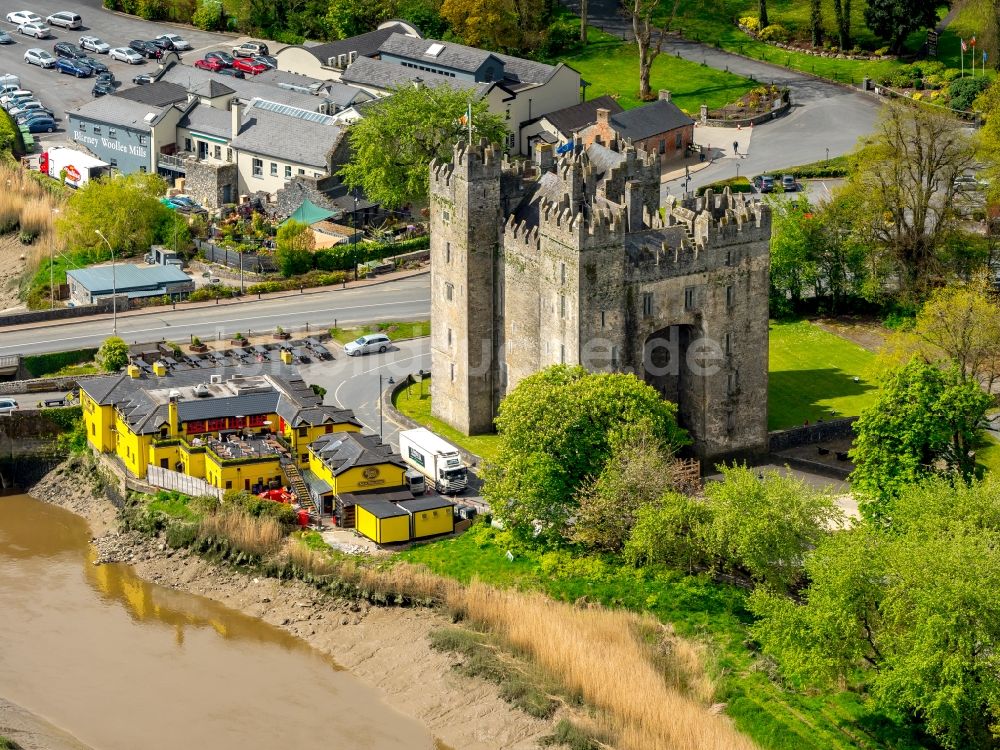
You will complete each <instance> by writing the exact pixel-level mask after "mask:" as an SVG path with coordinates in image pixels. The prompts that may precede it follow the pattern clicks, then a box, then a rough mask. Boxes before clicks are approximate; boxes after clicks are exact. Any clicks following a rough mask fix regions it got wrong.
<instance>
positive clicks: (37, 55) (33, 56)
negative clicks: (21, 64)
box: [24, 47, 56, 68]
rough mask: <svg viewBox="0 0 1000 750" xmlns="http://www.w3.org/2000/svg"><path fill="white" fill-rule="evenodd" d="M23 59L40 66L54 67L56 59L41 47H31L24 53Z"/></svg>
mask: <svg viewBox="0 0 1000 750" xmlns="http://www.w3.org/2000/svg"><path fill="white" fill-rule="evenodd" d="M24 61H25V62H26V63H29V64H30V65H37V66H39V67H40V68H54V67H55V64H56V59H55V58H54V57H53V56H52V55H50V54H49V53H48V52H46V51H45V50H43V49H42V48H41V47H32V48H31V49H29V50H28V51H27V52H25V53H24Z"/></svg>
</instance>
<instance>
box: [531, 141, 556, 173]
mask: <svg viewBox="0 0 1000 750" xmlns="http://www.w3.org/2000/svg"><path fill="white" fill-rule="evenodd" d="M554 163H555V157H554V156H553V153H552V144H551V143H544V142H542V141H539V142H538V143H536V144H535V164H536V165H537V166H538V169H539V171H541V172H542V173H545V172H548V171H550V170H551V169H552V165H553V164H554Z"/></svg>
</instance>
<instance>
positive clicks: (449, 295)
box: [444, 282, 455, 302]
mask: <svg viewBox="0 0 1000 750" xmlns="http://www.w3.org/2000/svg"><path fill="white" fill-rule="evenodd" d="M444 298H445V299H446V300H448V301H449V302H451V301H452V300H453V299H454V298H455V285H454V284H452V283H450V282H445V285H444Z"/></svg>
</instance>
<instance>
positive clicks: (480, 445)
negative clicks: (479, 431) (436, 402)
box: [393, 378, 500, 460]
mask: <svg viewBox="0 0 1000 750" xmlns="http://www.w3.org/2000/svg"><path fill="white" fill-rule="evenodd" d="M393 403H394V404H395V406H396V408H397V409H399V410H400V411H401V412H402V413H403V414H405V415H406V416H408V417H409V418H410V419H413V420H415V421H417V422H419V423H420V424H422V425H424V426H425V427H427V428H429V429H431V430H433V431H434V432H436V433H437V434H438V435H440V436H441V437H443V438H444V439H445V440H448V441H449V442H452V443H454V444H455V445H458V446H460V447H462V448H465V450H467V451H469V452H470V453H473V454H475V455H477V456H479V457H480V458H483V459H486V460H492V459H494V458H495V457H496V453H497V449H498V448H499V442H500V438H499V437H497V436H496V435H473V436H472V437H470V436H468V435H463V434H462V433H461V432H459V431H458V430H456V429H455V428H454V427H451V426H450V425H447V424H445V423H444V422H442V421H441V420H440V419H437V418H435V417H432V416H431V381H430V378H427V379H426V380H424V381H423V382H422V383H412V384H411V385H409V386H408V387H407V388H405V389H403V390H402V391H400V392H399V393H398V394H397V395H396V399H395V401H394V402H393Z"/></svg>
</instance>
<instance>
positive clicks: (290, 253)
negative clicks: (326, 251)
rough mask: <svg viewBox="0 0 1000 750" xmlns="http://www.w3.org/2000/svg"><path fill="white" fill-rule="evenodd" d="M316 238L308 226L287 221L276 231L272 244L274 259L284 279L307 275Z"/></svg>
mask: <svg viewBox="0 0 1000 750" xmlns="http://www.w3.org/2000/svg"><path fill="white" fill-rule="evenodd" d="M315 248H316V237H315V235H314V234H313V232H312V229H310V228H309V225H308V224H303V223H302V222H301V221H289V222H286V223H285V224H283V225H282V226H281V227H280V228H279V229H278V236H277V238H276V239H275V243H274V259H275V260H276V261H277V262H278V268H279V270H280V271H281V275H282V276H284V277H286V278H287V277H289V276H296V275H298V274H300V273H307V272H308V271H310V270H312V267H313V251H314V249H315Z"/></svg>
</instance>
